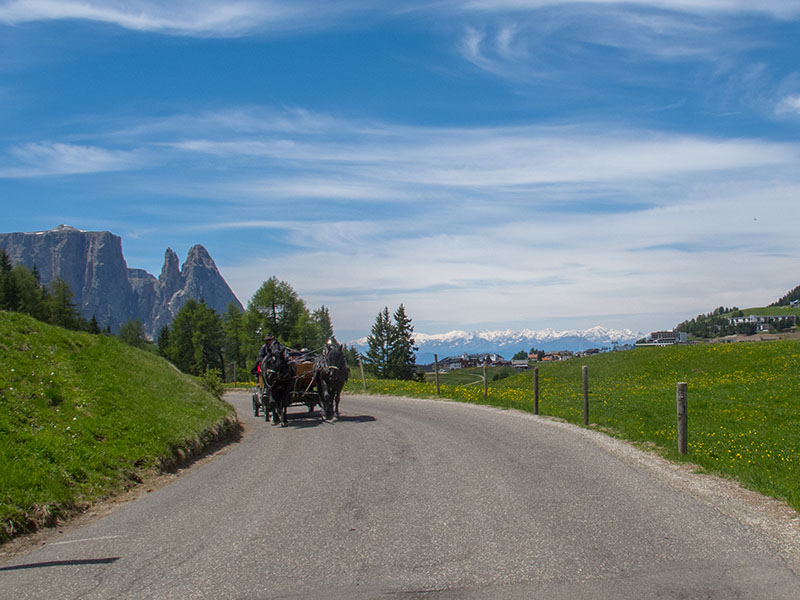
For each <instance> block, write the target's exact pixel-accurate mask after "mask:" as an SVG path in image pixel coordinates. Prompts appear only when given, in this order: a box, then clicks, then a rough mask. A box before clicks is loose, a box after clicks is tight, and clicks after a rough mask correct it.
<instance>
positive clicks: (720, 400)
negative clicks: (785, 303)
mask: <svg viewBox="0 0 800 600" xmlns="http://www.w3.org/2000/svg"><path fill="white" fill-rule="evenodd" d="M583 365H587V366H588V369H589V390H590V411H589V413H590V423H591V424H592V426H593V427H597V428H601V429H603V430H604V431H607V432H608V433H610V434H612V435H615V436H618V437H621V438H624V439H627V440H631V441H633V442H637V443H641V444H643V445H645V446H647V447H654V448H657V449H658V450H659V452H660V453H661V454H663V455H664V456H666V457H668V458H671V459H673V460H679V461H689V462H692V463H695V464H697V465H700V466H701V467H703V468H704V469H706V470H708V471H710V472H714V473H718V474H721V475H726V476H731V477H734V478H736V479H738V480H739V481H741V482H742V483H743V484H745V485H746V486H748V487H750V488H751V489H755V490H757V491H760V492H762V493H765V494H768V495H772V496H774V497H776V498H780V499H783V500H786V501H787V502H788V503H789V504H790V505H791V506H792V507H794V508H795V509H796V510H800V342H798V341H794V340H791V341H790V340H785V341H775V342H762V343H741V344H701V345H696V346H670V347H662V348H640V349H636V350H632V351H628V352H615V353H609V354H601V355H596V356H592V357H587V358H580V359H573V360H570V361H565V362H561V363H551V364H541V365H540V366H539V387H540V413H541V414H544V415H551V416H555V417H559V418H562V419H565V420H567V421H570V422H572V423H575V424H580V425H582V424H583V384H582V374H581V367H582V366H583ZM679 381H685V382H687V383H688V387H689V454H688V455H687V456H686V457H683V456H680V455H679V454H678V453H677V432H676V429H677V419H676V407H675V404H676V402H675V385H676V383H677V382H679ZM367 384H368V388H369V390H370V391H371V392H373V393H387V394H398V395H403V394H412V395H418V396H433V395H434V393H435V389H434V386H433V384H431V383H410V382H395V381H375V380H371V381H368V382H367ZM348 389H350V390H352V391H355V392H359V391H361V380H360V376H358V374H356V376H355V377H352V378H351V381H350V382H349V384H348ZM441 395H442V396H444V397H448V398H452V399H455V400H459V401H465V402H474V403H483V402H484V400H483V387H482V386H481V385H473V386H460V385H446V384H443V385H442V386H441ZM488 403H489V404H492V405H495V406H500V407H509V408H518V409H521V410H526V411H532V410H533V374H532V372H531V371H528V372H524V373H523V374H520V375H517V376H513V377H508V378H506V379H501V380H499V381H492V371H491V370H490V371H489V395H488ZM343 405H344V406H345V407H346V401H345V402H344V404H343Z"/></svg>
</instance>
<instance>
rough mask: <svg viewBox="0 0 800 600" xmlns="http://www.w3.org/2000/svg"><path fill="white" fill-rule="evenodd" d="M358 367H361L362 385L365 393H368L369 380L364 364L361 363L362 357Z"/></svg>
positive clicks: (359, 358)
mask: <svg viewBox="0 0 800 600" xmlns="http://www.w3.org/2000/svg"><path fill="white" fill-rule="evenodd" d="M358 366H359V367H361V383H362V384H363V385H364V391H365V392H366V391H367V378H366V376H365V375H364V363H363V362H362V361H361V357H360V356H359V357H358Z"/></svg>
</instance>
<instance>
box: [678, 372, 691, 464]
mask: <svg viewBox="0 0 800 600" xmlns="http://www.w3.org/2000/svg"><path fill="white" fill-rule="evenodd" d="M688 387H689V386H688V385H687V384H686V383H684V382H680V383H678V385H677V386H676V392H675V398H676V403H677V407H678V453H679V454H686V453H687V452H688V451H689V423H688Z"/></svg>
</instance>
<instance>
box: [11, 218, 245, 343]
mask: <svg viewBox="0 0 800 600" xmlns="http://www.w3.org/2000/svg"><path fill="white" fill-rule="evenodd" d="M0 248H4V249H5V250H6V252H7V254H8V257H9V259H10V260H11V262H12V264H15V265H17V264H23V265H25V266H26V267H28V268H30V269H32V268H33V267H34V266H35V267H36V269H37V271H38V273H39V277H40V278H41V281H42V283H43V284H45V285H47V284H49V283H50V282H51V281H53V280H54V279H56V278H61V279H63V280H64V281H66V282H67V284H68V285H69V286H70V288H71V289H72V292H73V295H74V297H73V300H74V302H75V304H76V306H77V308H78V310H79V312H80V313H81V315H82V316H83V317H85V318H87V319H90V318H91V317H95V318H96V319H97V321H98V323H99V324H100V325H101V326H102V327H106V326H109V327H111V329H112V331H117V330H118V329H119V327H120V325H122V324H123V323H125V322H126V321H129V320H132V319H139V320H140V321H141V322H142V324H143V326H144V330H145V335H146V336H147V337H148V338H150V339H154V338H155V337H156V336H157V335H158V333H159V331H161V329H162V328H163V327H164V326H165V325H169V324H170V323H171V322H172V319H173V318H174V317H175V315H176V314H177V313H178V311H179V310H180V309H181V307H182V306H183V305H184V304H186V302H187V301H188V300H189V299H195V300H203V301H205V302H206V304H207V305H208V306H210V307H211V308H213V309H214V310H216V311H217V312H218V313H220V314H221V313H222V312H224V311H225V310H226V309H227V307H228V304H229V303H231V302H233V303H234V305H235V306H236V307H237V308H238V309H239V310H244V309H243V307H242V304H241V302H239V299H238V298H236V295H235V294H234V293H233V291H231V289H230V287H229V286H228V284H227V283H226V282H225V280H224V278H223V277H222V275H221V274H220V272H219V269H218V268H217V266H216V264H215V263H214V260H213V259H212V258H211V255H210V254H209V253H208V250H206V249H205V248H204V247H203V246H202V245H200V244H196V245H194V246H192V248H191V249H190V250H189V253H188V255H187V258H186V261H185V262H184V263H183V265H182V266H179V264H180V263H179V260H178V256H177V254H176V253H175V252H174V251H173V250H172V249H171V248H167V251H166V253H165V255H164V266H163V267H162V269H161V274H160V275H159V277H158V278H156V277H155V276H154V275H151V274H150V273H148V272H147V271H146V270H144V269H134V268H129V267H128V265H127V263H126V261H125V257H124V256H123V253H122V238H120V237H119V236H117V235H114V234H113V233H111V232H110V231H84V230H81V229H77V228H75V227H71V226H69V225H59V226H58V227H56V228H54V229H51V230H47V231H34V232H14V233H0Z"/></svg>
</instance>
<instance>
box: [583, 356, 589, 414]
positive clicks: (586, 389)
mask: <svg viewBox="0 0 800 600" xmlns="http://www.w3.org/2000/svg"><path fill="white" fill-rule="evenodd" d="M582 370H583V424H584V425H588V424H589V367H587V366H586V365H583V369H582Z"/></svg>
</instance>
